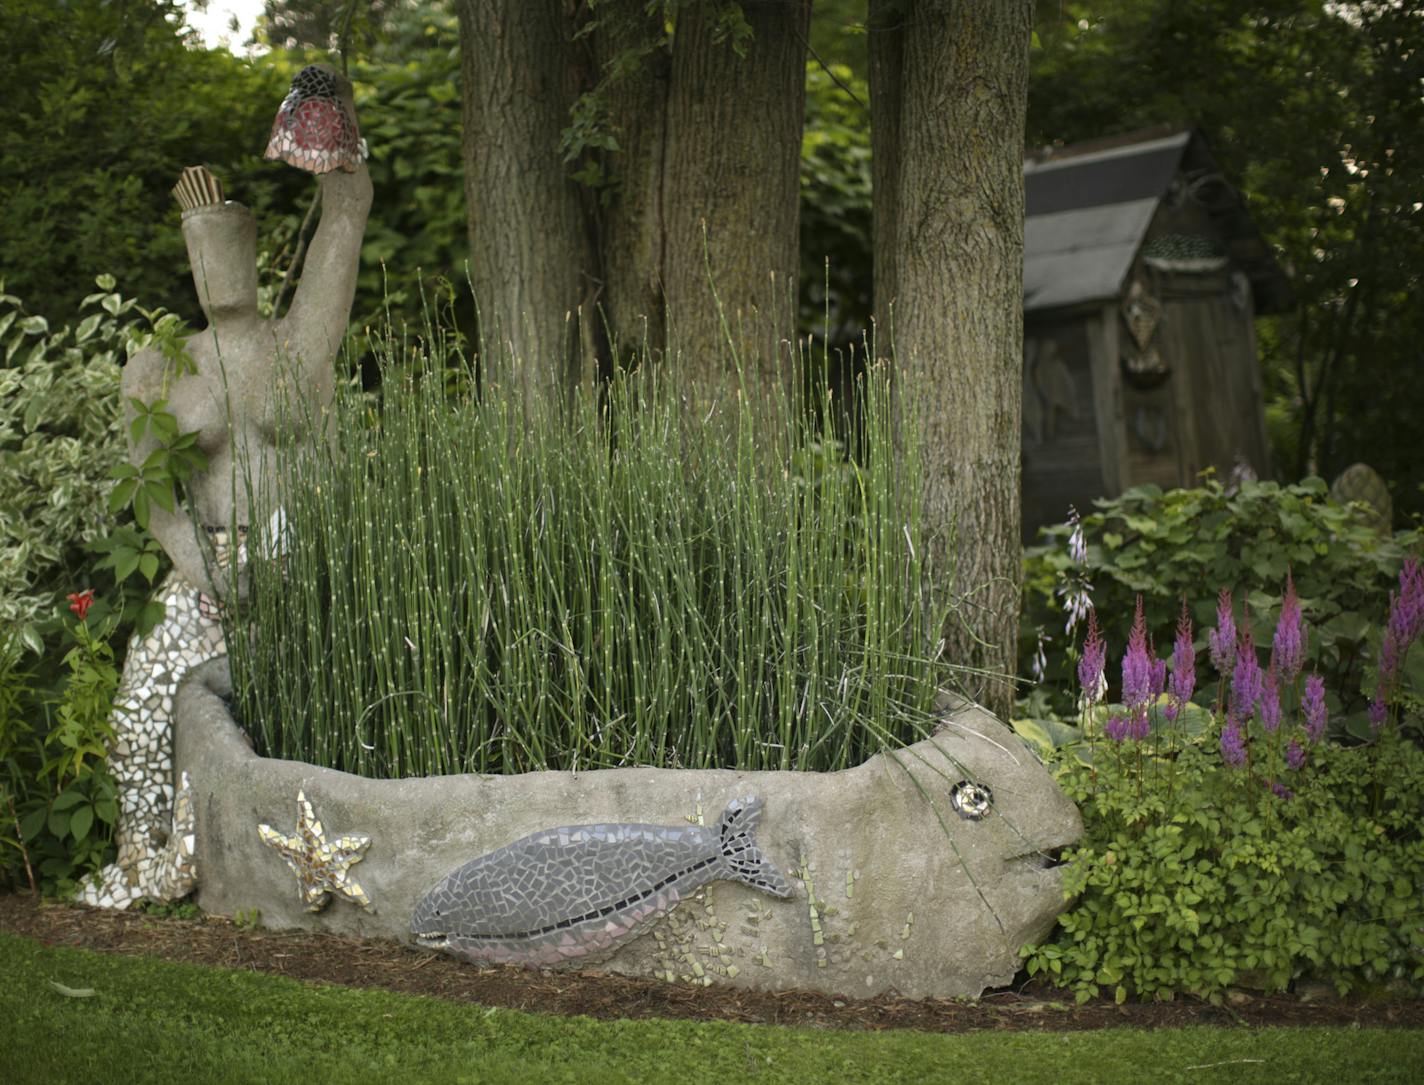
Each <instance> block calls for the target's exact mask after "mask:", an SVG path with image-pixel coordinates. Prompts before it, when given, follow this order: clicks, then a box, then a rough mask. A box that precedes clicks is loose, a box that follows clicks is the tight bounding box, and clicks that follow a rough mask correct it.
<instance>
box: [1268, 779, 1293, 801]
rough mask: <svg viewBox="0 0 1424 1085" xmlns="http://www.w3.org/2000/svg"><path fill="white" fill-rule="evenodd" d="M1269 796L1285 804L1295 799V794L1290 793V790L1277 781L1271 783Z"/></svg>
mask: <svg viewBox="0 0 1424 1085" xmlns="http://www.w3.org/2000/svg"><path fill="white" fill-rule="evenodd" d="M1271 794H1273V795H1275V797H1276V798H1278V799H1281V800H1282V801H1285V802H1289V801H1290V800H1291V799H1293V798H1295V792H1294V791H1292V790H1291V789H1290V788H1288V787H1286V785H1285V784H1283V783H1281V782H1280V781H1279V780H1272V781H1271Z"/></svg>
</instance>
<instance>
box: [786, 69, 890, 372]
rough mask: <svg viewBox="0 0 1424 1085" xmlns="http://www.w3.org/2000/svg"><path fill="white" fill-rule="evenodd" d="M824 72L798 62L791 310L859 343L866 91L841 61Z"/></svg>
mask: <svg viewBox="0 0 1424 1085" xmlns="http://www.w3.org/2000/svg"><path fill="white" fill-rule="evenodd" d="M831 72H834V74H835V78H834V79H833V78H832V77H831V74H830V73H829V72H827V71H826V69H824V68H822V67H821V66H820V65H819V64H817V63H815V62H812V63H809V64H808V65H807V66H806V130H805V133H804V134H803V136H802V138H801V304H800V314H799V315H800V324H801V328H802V329H803V330H811V331H814V332H815V333H816V334H818V335H826V336H827V337H828V338H829V339H830V340H831V342H832V343H833V344H835V345H838V346H844V345H845V344H848V343H854V344H855V345H856V346H859V345H860V339H861V336H862V334H863V333H864V332H865V331H866V330H867V329H868V328H869V327H870V310H871V304H872V300H873V299H872V289H873V283H872V281H871V277H870V268H871V248H870V117H869V112H868V109H867V107H866V105H865V103H867V102H869V100H870V91H869V88H868V87H867V86H866V84H865V80H863V79H858V78H857V77H856V76H855V74H854V73H853V72H852V71H851V70H850V68H848V67H846V66H845V65H841V64H838V65H834V66H832V68H831ZM837 80H839V84H838V83H837ZM847 88H848V89H847Z"/></svg>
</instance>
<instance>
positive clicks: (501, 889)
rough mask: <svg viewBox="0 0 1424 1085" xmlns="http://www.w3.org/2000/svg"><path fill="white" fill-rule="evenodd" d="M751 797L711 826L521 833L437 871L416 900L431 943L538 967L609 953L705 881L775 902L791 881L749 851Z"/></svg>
mask: <svg viewBox="0 0 1424 1085" xmlns="http://www.w3.org/2000/svg"><path fill="white" fill-rule="evenodd" d="M761 811H762V801H761V799H760V798H757V797H755V796H747V797H744V798H739V799H734V800H732V802H730V803H728V805H727V808H726V809H725V810H724V811H723V812H722V815H721V817H719V818H718V819H717V821H716V823H715V824H714V825H712V826H710V827H709V826H702V825H688V826H664V825H643V824H631V823H613V824H597V825H574V826H563V827H560V828H556V829H546V830H542V831H540V832H536V833H531V834H530V835H529V836H526V837H523V838H522V839H520V840H516V841H515V842H514V843H512V844H508V845H506V846H505V847H502V848H499V849H498V850H496V851H492V852H490V853H489V854H487V855H483V856H481V857H480V858H478V859H475V860H473V861H471V862H469V863H466V864H465V865H464V866H461V867H459V868H457V869H456V870H454V871H452V872H451V873H450V874H448V875H447V876H446V877H445V878H444V879H443V880H442V881H441V882H440V883H439V884H437V885H436V886H435V887H434V888H432V889H431V890H430V891H429V892H428V893H426V895H425V896H424V898H423V899H422V900H421V901H420V903H419V904H418V905H417V906H416V909H415V913H414V915H413V916H412V918H411V933H412V934H414V935H415V938H416V941H417V942H419V943H420V944H421V945H423V946H428V947H430V948H432V949H440V950H444V951H445V952H448V953H453V954H455V955H457V956H462V957H467V958H469V959H471V960H476V961H489V962H491V963H494V964H523V965H528V966H531V967H540V966H547V965H552V964H558V963H560V962H563V961H566V960H569V959H572V958H576V957H583V956H586V955H587V954H590V953H596V952H599V951H602V950H605V949H609V948H611V947H612V946H613V945H614V944H615V943H617V942H618V941H620V940H621V939H624V938H627V937H628V936H630V935H632V934H635V933H640V932H641V931H642V930H643V929H645V928H646V926H647V925H649V924H651V923H652V922H653V921H654V920H656V919H658V918H659V917H661V916H664V915H666V914H667V913H668V912H670V911H672V909H673V908H675V907H676V906H677V904H678V902H679V901H681V900H682V899H683V898H685V897H687V896H689V895H690V894H692V893H694V892H695V891H696V890H697V889H699V888H700V887H701V886H703V885H706V884H707V883H708V882H713V881H719V880H723V879H725V880H730V881H738V882H741V883H742V884H744V885H749V886H751V887H752V888H753V889H757V890H760V891H761V892H763V893H767V894H770V895H771V896H775V897H782V898H787V897H790V896H791V895H792V889H791V884H790V883H789V882H788V881H787V879H786V878H785V877H784V876H783V875H782V874H781V872H780V871H779V870H777V868H776V867H775V866H774V865H772V863H771V862H770V861H769V860H768V859H767V857H766V856H765V855H764V854H763V853H762V851H761V849H760V848H759V847H758V846H757V843H756V840H755V838H754V837H753V835H752V834H753V831H754V830H755V829H756V826H757V823H758V821H759V820H760V818H761Z"/></svg>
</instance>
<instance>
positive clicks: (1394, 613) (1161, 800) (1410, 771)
mask: <svg viewBox="0 0 1424 1085" xmlns="http://www.w3.org/2000/svg"><path fill="white" fill-rule="evenodd" d="M1243 617H1244V616H1243ZM1215 623H1216V624H1215V627H1214V628H1211V629H1210V630H1208V631H1207V633H1206V637H1205V640H1206V652H1205V654H1206V655H1207V656H1208V657H1209V659H1210V662H1211V666H1212V668H1213V670H1214V675H1213V676H1211V677H1207V675H1206V674H1203V675H1202V676H1201V678H1200V681H1199V677H1198V671H1197V657H1198V654H1199V652H1198V649H1197V646H1196V640H1195V638H1194V629H1193V623H1192V620H1191V617H1190V614H1189V612H1188V608H1187V606H1186V605H1185V604H1183V607H1182V613H1181V616H1180V618H1179V621H1178V626H1177V633H1176V638H1175V641H1174V643H1173V649H1172V653H1171V656H1170V662H1169V660H1168V659H1167V658H1163V659H1158V658H1157V656H1156V653H1155V651H1154V650H1153V648H1152V646H1151V642H1150V639H1149V635H1148V631H1147V621H1146V617H1145V614H1144V607H1143V602H1142V599H1141V597H1139V599H1138V601H1137V606H1136V612H1135V617H1134V621H1133V625H1132V628H1131V631H1130V632H1129V634H1128V637H1127V644H1126V649H1125V651H1124V653H1123V656H1122V667H1121V686H1120V689H1121V703H1118V704H1111V705H1107V704H1104V703H1103V701H1104V699H1105V694H1106V690H1107V688H1108V683H1107V677H1106V674H1105V662H1106V657H1107V650H1106V645H1105V643H1104V640H1103V638H1102V636H1101V634H1100V631H1099V629H1098V622H1097V615H1096V612H1093V611H1089V614H1088V635H1087V640H1086V641H1085V644H1084V647H1083V651H1082V655H1081V659H1080V661H1079V666H1078V682H1079V695H1080V699H1079V706H1080V715H1079V718H1078V726H1077V727H1076V728H1075V727H1071V726H1066V725H1064V724H1062V723H1057V724H1054V725H1053V726H1051V727H1047V726H1045V725H1044V724H1042V723H1038V724H1034V723H1032V722H1030V723H1029V724H1027V725H1026V726H1024V727H1023V730H1024V732H1025V733H1027V734H1030V735H1033V736H1035V737H1036V738H1038V739H1039V741H1040V742H1041V743H1042V744H1043V745H1044V746H1045V747H1047V748H1048V749H1049V750H1050V751H1051V753H1050V756H1051V757H1053V758H1054V760H1055V763H1056V765H1057V775H1058V777H1059V779H1060V781H1061V782H1062V783H1063V785H1064V787H1065V788H1066V789H1067V791H1068V793H1069V794H1070V796H1072V797H1073V798H1074V799H1075V800H1076V801H1077V802H1078V803H1079V804H1080V807H1081V809H1082V810H1083V815H1084V824H1085V835H1084V838H1083V840H1082V841H1081V843H1080V844H1079V845H1077V846H1076V847H1075V848H1073V849H1071V851H1070V852H1069V853H1068V856H1067V858H1068V860H1069V866H1068V871H1067V874H1066V876H1065V890H1066V892H1067V893H1068V894H1069V896H1070V897H1074V898H1076V899H1075V900H1074V902H1073V903H1072V905H1071V906H1070V907H1069V909H1068V910H1067V911H1066V912H1065V913H1064V914H1063V916H1061V917H1060V923H1059V928H1058V930H1057V931H1056V932H1055V934H1054V935H1053V937H1052V938H1050V939H1049V940H1047V941H1046V942H1044V943H1043V944H1041V945H1038V946H1034V947H1029V948H1028V949H1027V950H1026V951H1025V955H1026V958H1027V967H1028V970H1029V972H1030V973H1031V974H1040V973H1042V974H1046V975H1048V976H1049V977H1051V978H1052V979H1053V981H1054V982H1057V983H1062V984H1063V985H1065V986H1067V987H1070V988H1072V989H1074V990H1075V991H1076V992H1077V994H1078V997H1079V998H1080V999H1087V998H1090V997H1092V996H1094V995H1096V994H1098V993H1099V991H1100V990H1102V989H1107V990H1109V991H1112V992H1114V993H1115V995H1116V997H1117V998H1118V999H1119V1000H1122V999H1125V998H1127V997H1129V996H1139V997H1157V998H1171V997H1173V996H1175V995H1178V994H1191V995H1197V996H1201V997H1209V998H1219V997H1220V996H1221V994H1222V992H1223V991H1225V990H1226V989H1227V988H1228V987H1231V986H1234V985H1240V984H1245V985H1249V986H1252V987H1258V988H1262V989H1266V990H1284V989H1286V988H1287V987H1288V986H1289V985H1290V984H1291V983H1293V982H1295V981H1296V980H1299V979H1317V980H1324V981H1327V982H1330V983H1332V984H1334V985H1335V986H1336V987H1337V988H1338V989H1339V990H1341V991H1347V990H1350V989H1352V988H1356V987H1359V986H1360V985H1381V984H1385V983H1391V982H1392V983H1395V984H1398V985H1402V986H1403V987H1404V989H1406V990H1413V991H1415V992H1418V991H1420V990H1424V826H1422V825H1421V823H1420V818H1419V813H1420V811H1421V810H1424V748H1421V746H1420V745H1419V744H1418V743H1417V742H1415V741H1414V740H1413V739H1412V737H1411V734H1410V733H1409V732H1408V731H1406V729H1405V727H1404V726H1403V724H1404V723H1405V721H1407V720H1408V719H1409V717H1410V716H1411V715H1412V714H1415V713H1417V711H1418V701H1417V698H1416V697H1415V696H1414V695H1412V694H1410V693H1409V692H1408V691H1407V686H1408V682H1407V678H1406V664H1407V661H1408V660H1409V657H1410V649H1411V647H1412V646H1413V644H1414V643H1415V642H1416V641H1418V640H1419V639H1420V638H1421V635H1424V565H1421V563H1420V561H1419V559H1417V558H1413V557H1411V558H1409V559H1407V560H1406V561H1405V563H1404V566H1403V569H1402V570H1401V571H1400V573H1399V576H1398V579H1397V583H1396V590H1395V591H1394V592H1393V593H1392V594H1391V595H1390V596H1389V599H1388V608H1387V616H1386V619H1385V622H1384V630H1383V635H1382V648H1381V650H1380V652H1379V654H1378V657H1377V662H1376V665H1375V666H1374V668H1372V674H1371V676H1370V678H1371V681H1370V683H1369V693H1370V696H1369V708H1368V710H1367V718H1368V726H1369V728H1370V732H1371V733H1370V736H1369V740H1368V741H1367V742H1363V743H1358V744H1354V745H1348V746H1347V745H1341V744H1340V743H1337V742H1333V741H1331V740H1330V739H1329V737H1328V730H1329V714H1330V708H1329V703H1328V701H1327V695H1326V681H1325V678H1324V677H1323V676H1322V675H1321V673H1320V672H1319V670H1318V669H1317V668H1316V666H1315V663H1316V655H1317V653H1316V652H1315V651H1314V650H1313V649H1312V645H1311V637H1310V632H1309V628H1308V626H1307V625H1306V623H1305V612H1304V610H1303V607H1302V601H1301V599H1300V598H1299V597H1298V596H1297V594H1296V592H1295V588H1294V584H1293V582H1292V581H1291V579H1290V578H1289V576H1288V577H1287V581H1286V588H1285V592H1284V595H1283V597H1282V599H1281V602H1280V607H1279V612H1278V616H1277V621H1276V624H1275V628H1274V630H1273V631H1272V632H1271V633H1270V634H1269V635H1268V637H1267V638H1265V640H1266V642H1267V643H1268V644H1269V645H1270V647H1269V653H1268V661H1267V662H1265V664H1264V665H1263V660H1262V655H1261V651H1258V649H1257V647H1256V639H1257V638H1256V637H1255V636H1254V635H1253V632H1252V625H1251V624H1250V622H1249V621H1244V620H1243V621H1242V622H1241V623H1240V625H1239V626H1238V613H1237V611H1236V607H1235V606H1234V604H1233V598H1232V594H1231V593H1230V592H1229V591H1228V590H1226V589H1223V590H1222V592H1221V595H1220V597H1219V599H1218V601H1217V610H1216V616H1215ZM1263 650H1264V646H1263ZM1416 654H1417V653H1416ZM1194 695H1195V697H1196V701H1195V702H1194V701H1193V697H1194Z"/></svg>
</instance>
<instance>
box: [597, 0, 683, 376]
mask: <svg viewBox="0 0 1424 1085" xmlns="http://www.w3.org/2000/svg"><path fill="white" fill-rule="evenodd" d="M662 19H663V17H662V12H661V11H658V12H656V13H655V14H654V15H652V16H649V15H648V14H647V12H646V10H645V8H644V4H643V0H622V3H621V4H618V5H610V7H609V9H608V11H607V14H606V16H605V18H604V21H603V23H602V24H601V25H600V26H599V28H598V30H597V32H596V34H595V35H594V42H595V47H594V48H595V55H596V57H597V60H598V65H599V69H600V71H603V72H605V73H607V72H608V71H609V69H610V68H611V67H617V68H619V69H622V73H621V74H618V75H611V76H610V75H605V85H604V89H603V91H602V93H603V97H604V99H605V103H606V106H607V109H608V119H609V123H610V126H611V129H612V134H613V138H614V139H615V140H616V141H617V143H618V149H617V150H616V151H613V152H611V153H610V154H609V155H608V158H607V168H608V170H609V172H610V174H611V181H612V186H611V189H610V191H609V192H608V194H607V195H606V197H605V201H604V206H603V208H602V210H601V213H598V214H597V220H598V228H597V230H596V234H597V237H598V250H599V258H600V270H601V274H602V280H603V289H602V291H601V293H600V296H599V306H598V308H599V313H598V317H599V319H600V321H601V322H602V324H603V327H604V330H605V332H606V334H607V338H608V342H609V347H610V350H611V354H612V357H611V358H610V359H609V361H610V362H611V365H612V366H614V367H626V366H631V365H636V364H637V363H639V362H640V361H641V360H643V359H644V358H651V359H652V360H653V361H655V362H657V361H660V360H661V359H662V354H663V348H664V346H665V345H666V329H665V326H664V321H663V252H664V244H663V242H664V214H663V204H662V201H663V170H664V165H665V153H664V152H665V149H666V146H667V96H668V67H669V64H668V54H667V50H666V48H665V47H664V45H663V36H664V33H665V32H664V30H663V25H662ZM630 54H633V55H635V56H636V57H637V59H636V60H635V61H633V62H632V63H630V62H629V56H630Z"/></svg>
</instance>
